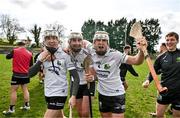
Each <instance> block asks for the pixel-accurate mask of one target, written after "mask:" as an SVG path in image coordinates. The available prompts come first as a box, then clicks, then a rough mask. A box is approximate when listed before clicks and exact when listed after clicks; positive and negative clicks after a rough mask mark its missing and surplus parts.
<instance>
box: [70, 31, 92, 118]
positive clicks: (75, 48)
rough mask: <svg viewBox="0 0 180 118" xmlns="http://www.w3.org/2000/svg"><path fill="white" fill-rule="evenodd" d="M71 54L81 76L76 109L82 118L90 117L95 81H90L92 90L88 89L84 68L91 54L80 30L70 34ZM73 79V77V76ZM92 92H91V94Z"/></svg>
mask: <svg viewBox="0 0 180 118" xmlns="http://www.w3.org/2000/svg"><path fill="white" fill-rule="evenodd" d="M68 43H69V50H70V52H69V54H70V55H71V59H72V61H73V62H74V65H75V67H76V69H77V72H78V74H79V78H80V83H79V84H80V85H79V89H78V94H77V96H76V99H77V100H76V110H77V112H78V115H79V117H80V118H85V117H89V113H90V112H89V111H90V109H89V98H91V97H89V96H94V92H95V82H92V83H90V84H91V86H90V92H89V91H88V86H87V81H86V80H85V78H84V77H85V69H84V65H83V63H84V59H85V58H86V57H87V56H89V55H90V54H88V51H87V50H86V49H84V48H82V47H86V45H87V44H85V45H83V44H84V43H86V42H83V36H82V34H81V33H79V32H72V33H71V34H70V35H69V40H68ZM72 79H73V78H72ZM89 93H90V94H89Z"/></svg>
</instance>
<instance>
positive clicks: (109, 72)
mask: <svg viewBox="0 0 180 118" xmlns="http://www.w3.org/2000/svg"><path fill="white" fill-rule="evenodd" d="M92 59H93V67H94V69H95V71H96V75H97V77H98V86H97V87H98V88H97V89H98V92H99V93H100V94H102V95H106V96H116V95H122V94H124V93H125V90H124V87H123V85H122V81H121V79H120V76H119V73H120V69H119V67H120V65H121V63H125V62H126V60H127V56H126V54H123V53H121V52H119V51H116V50H113V49H109V50H108V51H107V53H106V54H105V55H104V56H98V55H97V54H96V53H93V54H92Z"/></svg>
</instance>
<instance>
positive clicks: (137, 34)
mask: <svg viewBox="0 0 180 118" xmlns="http://www.w3.org/2000/svg"><path fill="white" fill-rule="evenodd" d="M130 36H132V37H134V38H135V39H136V40H138V39H140V38H143V35H142V27H141V23H140V22H135V23H134V24H133V26H132V27H131V30H130ZM143 52H144V56H145V59H146V62H147V64H148V67H149V70H150V72H151V75H152V77H153V79H154V82H155V85H156V88H157V90H158V91H159V93H163V92H166V91H167V90H168V89H167V87H162V86H161V84H160V82H159V80H158V76H157V74H156V72H155V70H154V67H153V64H152V61H151V58H150V57H149V54H148V52H147V49H146V48H144V50H143Z"/></svg>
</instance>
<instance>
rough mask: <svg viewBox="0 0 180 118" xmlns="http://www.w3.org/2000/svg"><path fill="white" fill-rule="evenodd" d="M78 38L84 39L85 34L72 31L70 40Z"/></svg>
mask: <svg viewBox="0 0 180 118" xmlns="http://www.w3.org/2000/svg"><path fill="white" fill-rule="evenodd" d="M76 38H77V39H81V40H83V36H82V34H81V33H79V32H72V33H71V34H70V35H69V41H70V40H71V39H76Z"/></svg>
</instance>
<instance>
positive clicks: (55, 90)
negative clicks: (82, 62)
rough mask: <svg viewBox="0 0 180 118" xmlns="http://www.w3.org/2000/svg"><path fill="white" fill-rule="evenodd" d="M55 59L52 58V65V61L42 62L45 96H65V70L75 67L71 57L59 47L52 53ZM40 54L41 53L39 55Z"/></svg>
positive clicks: (66, 87)
mask: <svg viewBox="0 0 180 118" xmlns="http://www.w3.org/2000/svg"><path fill="white" fill-rule="evenodd" d="M54 55H55V57H56V59H55V60H54V66H55V71H56V72H55V71H54V67H53V65H52V61H45V62H43V67H44V74H45V78H44V89H45V90H44V91H45V96H47V97H50V96H67V95H68V81H67V77H66V74H67V70H72V69H75V66H74V64H73V63H72V61H71V58H70V56H69V55H68V54H66V53H65V52H64V51H63V50H62V49H61V48H59V49H58V50H57V51H56V52H55V53H54ZM40 56H41V55H40Z"/></svg>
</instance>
